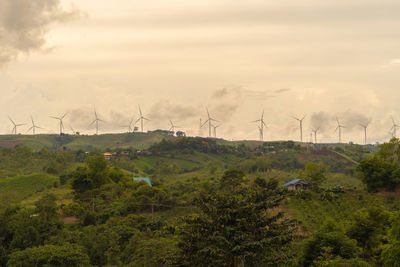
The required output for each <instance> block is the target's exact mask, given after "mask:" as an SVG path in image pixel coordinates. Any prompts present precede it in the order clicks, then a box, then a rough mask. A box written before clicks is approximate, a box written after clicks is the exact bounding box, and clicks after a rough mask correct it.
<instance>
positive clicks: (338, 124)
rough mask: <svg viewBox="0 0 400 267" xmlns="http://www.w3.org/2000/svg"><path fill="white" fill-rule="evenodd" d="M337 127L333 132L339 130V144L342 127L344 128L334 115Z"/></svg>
mask: <svg viewBox="0 0 400 267" xmlns="http://www.w3.org/2000/svg"><path fill="white" fill-rule="evenodd" d="M336 122H337V127H336V129H335V132H336V131H337V130H339V144H341V143H342V128H345V127H344V126H343V125H341V124H340V122H339V119H338V117H336Z"/></svg>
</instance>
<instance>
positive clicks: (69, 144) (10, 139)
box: [0, 133, 171, 151]
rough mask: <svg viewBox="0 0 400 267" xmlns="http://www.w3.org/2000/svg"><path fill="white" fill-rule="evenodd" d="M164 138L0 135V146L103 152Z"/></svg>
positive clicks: (144, 145) (143, 135) (141, 146)
mask: <svg viewBox="0 0 400 267" xmlns="http://www.w3.org/2000/svg"><path fill="white" fill-rule="evenodd" d="M164 138H171V137H166V136H163V135H160V134H153V133H134V134H133V133H123V134H102V135H69V134H64V135H61V136H60V135H56V134H39V135H0V146H2V147H14V146H15V145H16V144H20V145H24V146H28V147H30V148H32V149H34V150H35V151H38V150H40V149H42V148H46V149H52V150H54V149H60V148H62V147H65V148H67V149H71V150H79V149H81V150H84V151H90V150H94V149H98V150H104V149H106V148H116V147H132V146H133V147H135V148H137V149H145V148H148V147H149V146H150V145H151V144H154V143H156V142H159V141H161V140H162V139H164Z"/></svg>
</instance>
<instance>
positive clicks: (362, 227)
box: [347, 206, 390, 258]
mask: <svg viewBox="0 0 400 267" xmlns="http://www.w3.org/2000/svg"><path fill="white" fill-rule="evenodd" d="M389 216H390V213H389V212H387V211H385V210H384V209H383V207H380V206H371V207H368V208H363V209H361V210H359V211H357V212H356V214H355V215H354V220H353V223H352V225H351V226H350V228H349V230H348V232H347V235H348V236H349V237H350V238H352V239H355V240H357V243H358V245H359V246H360V247H361V248H362V249H363V255H364V257H365V258H371V257H373V256H374V255H375V254H377V253H378V252H379V251H378V249H379V247H380V245H381V244H382V241H383V239H384V235H385V234H386V231H387V229H388V227H389V225H390V221H389Z"/></svg>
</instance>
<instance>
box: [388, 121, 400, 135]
mask: <svg viewBox="0 0 400 267" xmlns="http://www.w3.org/2000/svg"><path fill="white" fill-rule="evenodd" d="M391 117H392V122H393V126H392V128H391V129H390V130H393V137H395V138H396V137H397V136H396V130H397V128H399V127H400V125H398V124H396V122H395V121H394V118H393V116H391Z"/></svg>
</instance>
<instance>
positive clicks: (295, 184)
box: [283, 179, 312, 190]
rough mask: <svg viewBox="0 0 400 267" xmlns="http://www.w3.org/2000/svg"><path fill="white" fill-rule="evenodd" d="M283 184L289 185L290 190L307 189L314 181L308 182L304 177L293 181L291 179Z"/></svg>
mask: <svg viewBox="0 0 400 267" xmlns="http://www.w3.org/2000/svg"><path fill="white" fill-rule="evenodd" d="M283 186H284V187H287V189H288V190H298V189H303V190H307V189H310V188H311V186H312V183H310V182H307V181H306V180H303V179H295V180H293V181H290V182H289V183H286V184H284V185H283Z"/></svg>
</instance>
